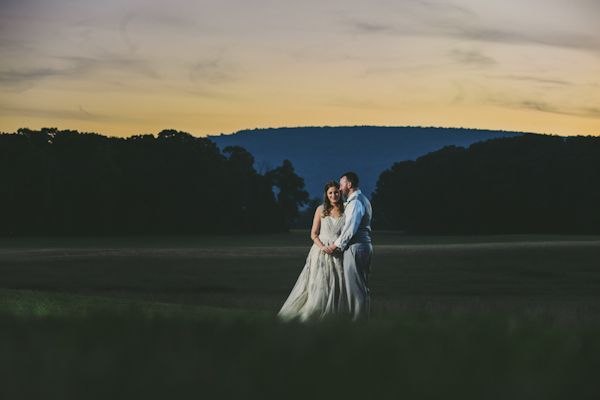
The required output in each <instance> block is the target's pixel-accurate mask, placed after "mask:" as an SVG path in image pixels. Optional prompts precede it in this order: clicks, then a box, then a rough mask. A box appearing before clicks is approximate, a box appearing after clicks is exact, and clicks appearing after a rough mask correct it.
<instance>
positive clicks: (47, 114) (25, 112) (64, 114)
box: [2, 106, 128, 122]
mask: <svg viewBox="0 0 600 400" xmlns="http://www.w3.org/2000/svg"><path fill="white" fill-rule="evenodd" d="M2 111H3V112H4V113H6V114H7V115H16V116H19V117H27V118H44V119H66V120H75V121H91V122H114V121H117V122H128V121H125V120H123V119H122V118H119V117H115V116H114V115H110V116H108V115H98V114H92V113H89V112H87V111H85V110H84V109H83V108H82V107H81V106H79V107H78V109H76V110H68V109H47V108H43V109H42V108H29V107H3V108H2Z"/></svg>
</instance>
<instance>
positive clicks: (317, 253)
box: [278, 216, 347, 321]
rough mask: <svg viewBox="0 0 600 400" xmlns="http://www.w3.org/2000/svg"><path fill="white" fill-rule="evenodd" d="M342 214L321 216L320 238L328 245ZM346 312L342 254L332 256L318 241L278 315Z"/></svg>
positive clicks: (301, 316)
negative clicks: (335, 216)
mask: <svg viewBox="0 0 600 400" xmlns="http://www.w3.org/2000/svg"><path fill="white" fill-rule="evenodd" d="M343 220H344V218H343V217H339V218H333V217H330V216H327V217H325V218H321V231H320V234H319V239H320V240H321V243H323V245H325V246H329V245H330V244H333V242H334V241H335V240H336V239H337V238H338V236H339V235H340V232H341V230H342V226H343ZM345 311H347V306H346V293H345V286H344V268H343V266H342V255H341V253H338V254H336V255H329V254H327V253H325V252H323V251H321V249H319V247H318V246H317V245H316V244H313V246H312V247H311V249H310V252H309V253H308V257H307V258H306V264H305V265H304V269H302V272H301V273H300V276H299V277H298V280H297V281H296V285H295V286H294V288H293V289H292V292H291V293H290V295H289V297H288V299H287V300H286V302H285V303H284V304H283V307H282V308H281V311H279V314H278V317H279V318H281V319H283V320H291V319H294V318H299V319H300V320H301V321H306V320H309V319H321V318H323V317H324V316H326V315H333V314H340V313H342V312H345Z"/></svg>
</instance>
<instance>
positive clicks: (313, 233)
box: [310, 206, 323, 249]
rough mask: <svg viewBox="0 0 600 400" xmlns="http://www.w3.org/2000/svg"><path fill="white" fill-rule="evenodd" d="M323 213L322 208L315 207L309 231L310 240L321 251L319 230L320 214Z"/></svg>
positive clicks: (321, 244)
mask: <svg viewBox="0 0 600 400" xmlns="http://www.w3.org/2000/svg"><path fill="white" fill-rule="evenodd" d="M322 211H323V206H319V207H317V211H315V217H314V218H313V224H312V229H311V230H310V238H311V239H312V241H313V242H314V244H316V245H317V247H318V248H319V249H323V243H321V241H320V240H319V231H320V230H321V212H322Z"/></svg>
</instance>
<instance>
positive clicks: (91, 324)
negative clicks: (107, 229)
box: [0, 232, 600, 400]
mask: <svg viewBox="0 0 600 400" xmlns="http://www.w3.org/2000/svg"><path fill="white" fill-rule="evenodd" d="M307 236H308V235H307V234H306V232H294V233H292V234H290V235H273V236H271V235H265V236H261V237H245V236H239V237H234V236H224V237H211V238H207V237H180V238H173V237H171V238H161V237H155V238H139V237H132V238H33V239H0V396H2V398H11V399H19V398H73V399H79V398H86V399H106V398H110V399H121V398H123V399H125V398H127V399H132V398H143V399H154V398H156V399H159V398H161V399H162V398H206V399H212V398H219V399H241V398H243V399H265V398H278V399H306V398H314V399H334V398H340V399H345V400H348V399H354V398H357V399H358V398H374V399H397V398H410V399H440V398H444V399H454V398H456V399H461V400H465V399H511V400H512V399H515V398H527V399H540V400H541V399H544V400H546V399H595V398H598V396H599V395H600V381H598V379H597V377H598V376H600V238H599V237H589V236H587V237H586V236H584V237H571V236H499V237H493V236H490V237H411V236H405V235H399V234H395V233H391V232H389V233H385V232H379V233H376V234H375V235H374V239H375V256H374V261H373V270H372V275H371V294H372V298H373V303H372V316H373V318H372V320H371V322H370V323H369V324H351V323H349V322H348V321H345V320H331V321H325V322H322V323H319V324H296V323H290V324H282V323H279V322H278V321H277V320H276V318H275V313H276V311H277V310H278V309H279V307H280V306H281V304H282V303H283V301H284V300H285V298H286V296H287V295H288V293H289V291H290V290H291V288H292V286H293V284H294V282H295V280H296V278H297V277H298V274H299V272H300V270H301V268H302V267H303V264H304V259H305V258H306V255H307V253H308V246H309V245H310V239H309V238H308V237H307ZM357 382H359V384H357Z"/></svg>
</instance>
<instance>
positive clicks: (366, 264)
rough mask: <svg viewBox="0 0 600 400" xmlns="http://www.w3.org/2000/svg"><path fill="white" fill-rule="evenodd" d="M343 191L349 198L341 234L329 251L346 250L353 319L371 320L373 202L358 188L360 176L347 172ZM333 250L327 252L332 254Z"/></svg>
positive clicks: (347, 277)
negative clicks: (370, 275) (370, 288)
mask: <svg viewBox="0 0 600 400" xmlns="http://www.w3.org/2000/svg"><path fill="white" fill-rule="evenodd" d="M340 190H341V191H342V193H343V194H344V197H346V198H347V199H348V203H347V205H346V209H345V211H344V217H345V221H344V226H343V227H342V232H341V234H340V237H339V238H338V239H337V240H336V241H335V242H334V243H333V244H332V245H330V246H329V247H328V248H327V250H329V251H331V252H333V251H334V250H336V249H340V250H342V251H343V252H344V278H345V279H344V280H345V282H346V292H347V295H348V304H349V306H350V314H351V316H352V320H353V321H359V320H364V321H367V320H368V319H369V306H370V297H369V273H370V272H371V257H372V256H373V246H371V215H372V211H371V203H370V202H369V200H368V199H367V198H366V197H365V195H364V194H362V192H361V191H360V189H359V188H358V176H357V175H356V174H355V173H354V172H347V173H345V174H344V175H342V178H341V179H340ZM329 251H327V252H328V253H329Z"/></svg>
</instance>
